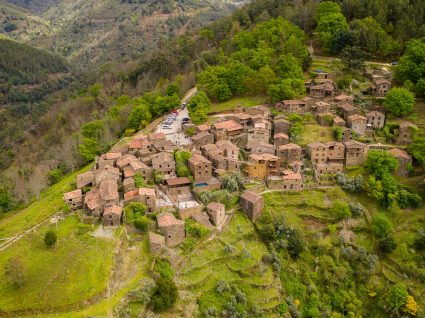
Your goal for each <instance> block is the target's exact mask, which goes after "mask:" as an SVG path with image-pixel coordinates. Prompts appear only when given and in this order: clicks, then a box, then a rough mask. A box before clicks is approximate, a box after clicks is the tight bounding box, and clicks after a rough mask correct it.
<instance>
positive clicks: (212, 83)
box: [198, 18, 310, 102]
mask: <svg viewBox="0 0 425 318" xmlns="http://www.w3.org/2000/svg"><path fill="white" fill-rule="evenodd" d="M283 39H285V40H283ZM303 39H304V34H303V32H302V31H301V30H300V29H299V28H297V27H295V26H293V25H291V24H290V23H289V22H288V21H285V20H284V19H282V18H278V19H270V20H269V21H265V22H262V23H258V24H256V25H255V27H254V28H253V29H252V30H251V31H248V30H242V31H240V32H238V33H236V34H235V35H234V36H233V37H232V39H231V40H230V41H231V42H232V46H233V48H234V49H233V50H230V51H229V52H224V51H220V52H219V53H220V54H221V55H220V56H219V57H218V58H217V60H216V61H215V64H218V65H211V66H208V67H207V68H206V69H205V70H204V71H203V72H201V73H200V74H199V77H198V85H199V86H200V87H201V89H203V90H204V91H205V92H206V93H207V94H208V96H209V97H211V98H212V99H214V100H218V101H220V102H223V101H226V100H229V99H230V98H231V97H233V96H240V95H244V94H247V93H249V94H254V95H255V94H263V95H264V94H266V93H267V94H268V95H269V96H271V97H272V100H274V101H278V100H282V99H290V98H295V97H299V96H301V95H302V94H304V92H305V89H304V83H303V81H302V77H303V75H302V67H304V68H305V69H306V68H308V66H309V64H310V60H309V59H310V57H309V54H308V51H307V50H306V48H305V47H304V45H303Z"/></svg>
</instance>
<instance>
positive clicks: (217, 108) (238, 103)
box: [210, 96, 267, 113]
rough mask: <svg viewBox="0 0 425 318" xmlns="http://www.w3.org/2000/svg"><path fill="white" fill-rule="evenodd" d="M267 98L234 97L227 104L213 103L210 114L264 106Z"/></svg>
mask: <svg viewBox="0 0 425 318" xmlns="http://www.w3.org/2000/svg"><path fill="white" fill-rule="evenodd" d="M266 100H267V97H263V96H245V97H234V98H232V99H230V100H228V101H226V102H222V103H212V105H211V111H210V113H220V112H223V111H226V110H232V109H235V108H239V107H251V106H256V105H262V104H264V103H265V102H266Z"/></svg>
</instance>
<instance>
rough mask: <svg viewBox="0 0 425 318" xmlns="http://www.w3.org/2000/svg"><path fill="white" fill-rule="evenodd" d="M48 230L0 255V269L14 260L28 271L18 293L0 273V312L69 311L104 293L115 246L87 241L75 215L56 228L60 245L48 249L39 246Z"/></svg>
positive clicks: (29, 236)
mask: <svg viewBox="0 0 425 318" xmlns="http://www.w3.org/2000/svg"><path fill="white" fill-rule="evenodd" d="M48 227H49V226H43V227H40V228H38V229H37V230H36V231H35V232H33V233H31V234H28V235H27V236H25V237H24V238H22V239H21V240H19V241H18V242H16V243H15V244H13V246H12V247H10V248H8V249H6V250H5V251H3V252H1V253H0V255H1V256H0V268H3V266H4V264H5V262H6V261H7V260H8V259H9V258H10V257H12V256H17V257H20V258H21V259H22V261H23V263H24V264H25V267H26V273H25V282H24V286H23V287H21V288H16V287H14V286H13V285H11V284H10V283H9V282H8V280H7V278H5V277H4V273H3V272H2V271H1V272H0V281H1V282H2V283H1V285H0V311H4V312H13V311H17V310H34V311H35V312H37V310H38V309H42V310H43V311H45V310H47V309H52V310H54V308H56V307H61V306H71V307H72V306H76V305H81V304H82V303H83V302H84V301H86V300H90V299H92V298H93V297H96V296H99V295H101V294H102V293H103V292H105V290H106V286H107V282H108V279H109V275H110V270H111V266H112V261H113V249H114V243H113V241H110V240H104V239H99V238H94V237H92V236H90V235H89V234H88V233H87V226H82V225H80V223H79V220H78V218H77V216H75V215H73V216H70V217H68V218H67V219H66V220H65V221H61V222H60V223H59V226H58V229H57V230H56V232H57V235H58V242H57V243H56V246H55V247H54V248H51V249H50V248H47V247H46V246H45V244H44V241H43V237H44V233H45V231H46V230H47V228H48ZM52 228H54V227H52Z"/></svg>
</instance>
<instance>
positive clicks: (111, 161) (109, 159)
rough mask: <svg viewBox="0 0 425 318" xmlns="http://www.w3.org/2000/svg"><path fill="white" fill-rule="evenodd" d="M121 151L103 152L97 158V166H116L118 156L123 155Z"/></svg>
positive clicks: (100, 167)
mask: <svg viewBox="0 0 425 318" xmlns="http://www.w3.org/2000/svg"><path fill="white" fill-rule="evenodd" d="M121 155H122V154H121V152H108V153H104V154H102V155H101V156H100V157H99V158H98V159H97V166H98V168H99V169H102V168H103V167H105V166H111V167H114V166H115V162H116V161H117V159H118V158H120V157H121Z"/></svg>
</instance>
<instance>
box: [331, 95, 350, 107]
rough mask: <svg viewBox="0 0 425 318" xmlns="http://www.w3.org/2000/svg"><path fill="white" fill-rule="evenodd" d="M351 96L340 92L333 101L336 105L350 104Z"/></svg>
mask: <svg viewBox="0 0 425 318" xmlns="http://www.w3.org/2000/svg"><path fill="white" fill-rule="evenodd" d="M353 100H354V98H353V96H352V95H346V94H341V95H338V96H336V97H335V102H336V103H337V104H338V105H344V104H349V105H352V104H353Z"/></svg>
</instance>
